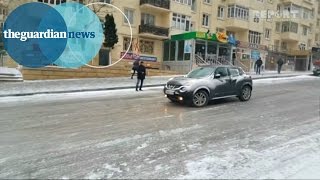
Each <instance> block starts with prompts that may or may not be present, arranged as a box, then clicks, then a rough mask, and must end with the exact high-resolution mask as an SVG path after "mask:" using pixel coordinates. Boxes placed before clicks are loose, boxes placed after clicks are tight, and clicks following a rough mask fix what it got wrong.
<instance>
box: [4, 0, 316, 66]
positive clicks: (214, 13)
mask: <svg viewBox="0 0 320 180" xmlns="http://www.w3.org/2000/svg"><path fill="white" fill-rule="evenodd" d="M30 1H32V0H12V1H8V0H7V2H8V6H9V11H10V10H12V9H14V8H15V7H17V6H18V5H20V4H23V3H26V2H30ZM89 1H90V0H86V1H85V2H86V3H88V2H89ZM111 2H112V4H113V5H115V6H117V7H118V8H120V9H121V10H122V11H124V10H125V9H129V10H131V11H133V24H132V30H133V48H132V53H136V54H140V55H144V56H151V57H157V59H158V61H160V62H161V61H162V58H163V41H164V40H165V39H169V38H170V36H171V35H174V34H180V33H184V32H185V30H182V29H177V28H175V27H173V25H172V19H173V14H174V13H178V14H182V15H185V16H189V17H190V22H191V24H192V25H193V26H192V28H191V30H194V31H203V32H207V31H208V30H210V32H211V33H215V32H216V31H217V29H222V30H224V31H226V32H232V33H234V35H235V37H236V39H238V40H240V41H241V42H245V43H249V42H248V35H249V31H254V32H258V33H260V38H261V42H260V45H262V46H266V47H269V48H271V49H272V48H273V47H274V46H279V47H280V49H281V45H282V44H283V43H285V44H287V49H290V50H292V51H293V50H295V51H298V53H299V50H300V49H299V45H300V44H306V50H310V48H311V47H313V46H316V45H317V43H318V44H319V45H320V11H319V1H318V0H211V1H210V3H205V2H204V0H191V2H195V3H196V4H194V5H188V4H183V3H180V1H178V2H177V0H170V9H169V10H166V9H164V8H157V7H155V6H153V5H152V4H151V5H150V4H149V6H148V5H147V6H144V5H142V6H141V5H140V0H112V1H111ZM147 4H148V3H147ZM233 4H235V5H239V6H241V7H244V8H248V9H249V12H250V17H249V19H248V20H240V19H239V18H228V6H229V5H233ZM288 4H294V5H296V6H299V7H303V8H305V9H309V10H310V11H313V17H312V18H309V19H303V18H301V19H291V21H293V22H295V23H297V24H298V33H292V32H281V29H282V27H281V24H280V32H277V31H276V26H277V22H280V23H281V22H283V21H285V20H283V19H282V20H281V19H276V18H273V19H271V20H268V21H267V20H266V19H263V18H260V19H259V22H258V23H257V22H254V16H253V15H254V12H266V11H267V10H270V11H273V12H276V11H277V8H278V7H283V6H286V5H288ZM219 6H221V7H224V12H223V18H220V17H218V7H219ZM194 7H195V8H194ZM107 13H111V14H113V15H114V17H115V22H116V24H117V29H118V34H119V42H118V43H117V44H116V45H115V48H114V49H113V50H112V52H111V55H112V59H113V60H117V59H119V58H120V54H121V52H123V51H124V42H123V41H124V38H125V37H129V36H130V29H129V26H128V24H127V23H126V22H125V20H124V16H123V15H122V14H121V13H119V12H118V11H117V10H115V9H113V8H102V9H100V11H99V12H97V14H98V15H99V16H100V17H101V19H102V20H103V19H104V16H105V15H106V14H107ZM142 13H147V14H151V15H153V16H154V17H155V24H154V25H155V26H156V27H160V28H167V29H168V30H169V35H168V36H158V35H156V34H154V33H152V32H149V33H140V32H139V26H140V25H141V18H142V17H141V14H142ZM203 14H208V15H209V17H210V18H209V26H208V27H205V26H203V25H202V21H203ZM303 26H306V27H308V28H310V30H311V31H309V32H308V35H303ZM266 29H269V30H270V32H269V37H266ZM140 40H147V41H152V42H154V47H153V53H151V54H146V53H142V52H140V51H139V48H137V47H139V43H140ZM243 50H244V52H245V53H250V51H251V49H250V48H249V47H248V48H243ZM295 53H297V52H295ZM301 54H305V53H302V52H301ZM263 56H264V57H265V56H266V52H263Z"/></svg>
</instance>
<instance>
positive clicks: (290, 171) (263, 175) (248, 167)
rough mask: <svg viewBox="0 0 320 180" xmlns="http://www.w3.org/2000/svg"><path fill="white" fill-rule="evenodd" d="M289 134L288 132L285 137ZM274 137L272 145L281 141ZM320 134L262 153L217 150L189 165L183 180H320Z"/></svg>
mask: <svg viewBox="0 0 320 180" xmlns="http://www.w3.org/2000/svg"><path fill="white" fill-rule="evenodd" d="M286 133H289V132H284V134H286ZM277 138H281V137H274V138H273V139H272V140H271V139H269V141H277ZM319 142H320V132H319V131H318V132H317V133H314V134H308V135H304V136H301V137H299V138H297V139H292V140H290V141H288V142H286V143H284V144H279V145H277V146H275V147H270V148H267V149H264V150H262V151H256V150H254V149H247V148H244V147H241V148H240V147H237V146H233V147H230V148H229V149H228V150H226V151H222V152H219V150H217V149H214V150H210V151H208V152H207V153H206V155H204V156H202V157H200V158H199V159H197V160H189V161H187V162H185V166H186V169H187V172H188V173H187V174H186V175H183V176H179V177H176V178H179V179H208V178H210V179H213V178H218V179H233V178H239V179H319V178H320V164H319V162H320V151H319V149H320V144H319Z"/></svg>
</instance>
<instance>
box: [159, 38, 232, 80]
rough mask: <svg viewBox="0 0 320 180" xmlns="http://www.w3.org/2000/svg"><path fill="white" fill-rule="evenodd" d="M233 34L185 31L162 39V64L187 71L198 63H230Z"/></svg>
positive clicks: (183, 71)
mask: <svg viewBox="0 0 320 180" xmlns="http://www.w3.org/2000/svg"><path fill="white" fill-rule="evenodd" d="M235 45H236V40H235V39H234V37H233V35H230V36H227V35H226V34H225V33H215V34H211V33H205V32H187V33H183V34H177V35H172V36H171V39H170V40H167V41H164V46H163V47H164V50H163V64H164V65H165V67H166V68H167V69H170V70H174V71H177V72H180V73H183V74H185V73H187V72H189V71H190V70H192V69H193V68H195V67H197V66H200V65H219V64H232V50H233V46H235Z"/></svg>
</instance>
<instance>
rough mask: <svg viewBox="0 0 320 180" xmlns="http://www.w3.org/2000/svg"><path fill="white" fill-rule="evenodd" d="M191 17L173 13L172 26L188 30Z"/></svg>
mask: <svg viewBox="0 0 320 180" xmlns="http://www.w3.org/2000/svg"><path fill="white" fill-rule="evenodd" d="M190 19H191V17H190V16H186V15H183V14H177V13H173V16H172V27H174V28H175V29H180V30H184V31H190V29H191V21H190Z"/></svg>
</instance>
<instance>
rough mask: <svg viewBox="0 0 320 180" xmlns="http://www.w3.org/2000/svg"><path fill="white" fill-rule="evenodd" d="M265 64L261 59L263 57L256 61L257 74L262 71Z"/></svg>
mask: <svg viewBox="0 0 320 180" xmlns="http://www.w3.org/2000/svg"><path fill="white" fill-rule="evenodd" d="M262 64H263V61H262V60H261V57H259V59H258V60H257V61H256V64H255V67H256V74H260V73H261V66H262Z"/></svg>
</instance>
